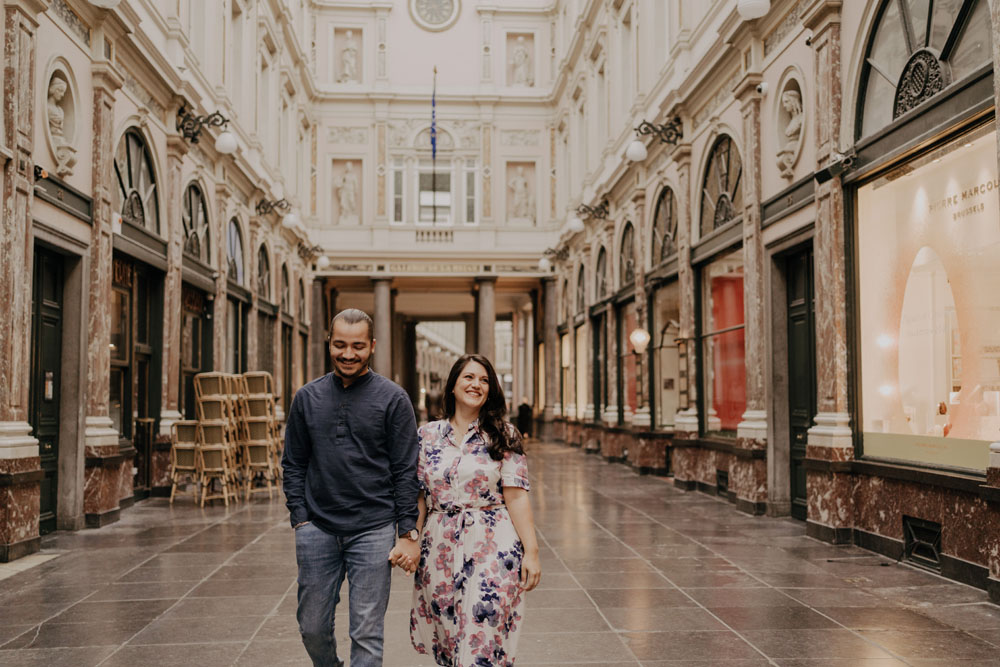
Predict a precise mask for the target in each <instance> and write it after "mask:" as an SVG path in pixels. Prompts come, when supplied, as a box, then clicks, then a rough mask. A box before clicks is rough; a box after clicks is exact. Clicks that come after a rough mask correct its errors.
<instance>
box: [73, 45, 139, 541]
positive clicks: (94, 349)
mask: <svg viewBox="0 0 1000 667" xmlns="http://www.w3.org/2000/svg"><path fill="white" fill-rule="evenodd" d="M94 48H95V49H100V45H99V40H95V44H94ZM123 83H124V77H123V76H122V74H121V72H120V71H118V69H117V68H116V67H115V66H114V65H113V64H112V63H110V62H108V61H106V60H98V61H96V62H94V63H93V64H92V65H91V84H92V86H93V89H94V102H93V104H94V106H93V163H92V174H93V177H92V178H93V187H94V201H93V222H92V226H91V237H90V294H89V308H88V314H89V317H88V320H89V322H88V325H87V334H88V336H89V340H90V343H89V345H88V347H87V400H86V411H87V417H86V443H87V444H86V447H85V455H86V460H87V465H86V470H85V471H84V494H83V509H84V515H85V518H86V523H87V525H88V526H92V527H93V526H102V525H105V524H107V523H111V522H113V521H117V519H118V513H119V509H118V500H119V497H120V495H121V494H120V486H121V483H120V480H121V476H122V473H123V470H124V469H125V468H126V467H127V468H128V470H129V472H130V471H131V463H132V461H131V457H126V458H125V459H123V458H122V456H121V453H120V447H119V445H118V431H117V430H115V428H114V425H113V423H112V421H111V417H110V416H109V414H110V413H109V411H108V396H109V393H110V386H111V351H110V348H109V347H108V344H109V341H110V340H111V271H112V261H111V260H112V251H111V238H112V222H111V221H112V218H113V217H114V216H115V215H117V214H118V212H117V211H114V210H112V208H111V196H112V193H113V192H114V188H116V187H118V186H117V184H116V183H115V180H114V171H113V169H114V137H113V136H112V132H113V131H114V126H115V117H114V102H115V92H116V91H117V90H118V89H120V88H121V87H122V84H123ZM125 418H129V416H127V415H126V416H125Z"/></svg>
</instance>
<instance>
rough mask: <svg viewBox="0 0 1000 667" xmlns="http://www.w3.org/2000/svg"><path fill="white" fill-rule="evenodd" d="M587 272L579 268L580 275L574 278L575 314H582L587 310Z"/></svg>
mask: <svg viewBox="0 0 1000 667" xmlns="http://www.w3.org/2000/svg"><path fill="white" fill-rule="evenodd" d="M586 278H587V271H586V269H585V268H584V267H583V266H580V274H579V275H578V276H577V277H576V312H577V313H582V312H583V311H584V310H586V308H587V283H585V282H584V280H585V279H586Z"/></svg>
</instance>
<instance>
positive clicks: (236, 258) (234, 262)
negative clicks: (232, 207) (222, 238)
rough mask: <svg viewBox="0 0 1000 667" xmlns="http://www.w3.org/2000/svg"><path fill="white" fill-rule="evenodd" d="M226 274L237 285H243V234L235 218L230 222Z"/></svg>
mask: <svg viewBox="0 0 1000 667" xmlns="http://www.w3.org/2000/svg"><path fill="white" fill-rule="evenodd" d="M226 261H227V264H228V266H227V267H226V273H227V275H228V277H229V279H230V280H232V281H233V282H234V283H236V284H237V285H242V284H243V275H244V274H243V234H242V233H241V232H240V223H239V222H238V221H237V220H236V218H233V219H232V220H230V221H229V232H228V238H227V241H226Z"/></svg>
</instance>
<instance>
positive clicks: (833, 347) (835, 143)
mask: <svg viewBox="0 0 1000 667" xmlns="http://www.w3.org/2000/svg"><path fill="white" fill-rule="evenodd" d="M840 6H841V3H840V2H839V1H838V0H812V1H811V2H809V3H808V4H807V5H806V6H805V7H804V9H803V12H802V22H803V25H804V26H805V27H806V28H808V29H810V30H812V32H813V36H812V48H813V54H814V71H813V74H814V86H813V89H814V90H815V91H816V93H815V94H816V97H815V104H814V106H813V108H814V109H815V114H816V122H815V123H814V124H813V127H814V128H815V139H816V166H817V168H821V167H823V166H825V165H826V164H827V163H829V161H830V160H831V158H832V155H833V153H834V152H836V151H837V150H838V149H839V148H840V127H841V110H842V108H843V100H842V95H841V54H840V49H841V27H840ZM813 243H814V251H813V252H814V257H815V273H816V277H817V280H816V281H815V284H816V350H817V355H816V385H817V396H816V399H817V401H816V402H817V410H818V414H817V415H816V417H815V420H814V421H815V423H816V425H815V426H813V427H812V428H811V429H809V436H808V438H809V439H808V441H807V445H806V462H807V473H806V488H807V503H808V516H807V523H806V530H807V533H808V534H809V535H810V536H812V537H816V538H819V539H823V540H827V541H831V542H847V541H850V539H851V527H852V525H853V521H854V507H853V501H852V492H851V478H850V475H849V473H847V472H837V471H836V470H837V465H836V464H837V463H838V462H842V461H847V460H849V459H851V458H853V457H854V449H853V444H852V437H851V425H850V424H851V420H850V413H849V410H848V400H847V398H848V376H847V369H848V359H847V284H846V280H847V276H846V266H845V257H846V242H845V233H844V189H843V184H842V182H841V179H840V177H839V176H835V177H833V178H831V179H830V180H828V181H826V182H825V183H817V184H816V236H815V239H814V242H813ZM810 461H813V462H814V463H813V464H812V465H810V464H809V462H810Z"/></svg>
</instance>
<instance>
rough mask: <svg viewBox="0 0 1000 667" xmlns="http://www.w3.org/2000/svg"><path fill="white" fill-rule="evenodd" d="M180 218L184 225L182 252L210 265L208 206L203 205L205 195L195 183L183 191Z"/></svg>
mask: <svg viewBox="0 0 1000 667" xmlns="http://www.w3.org/2000/svg"><path fill="white" fill-rule="evenodd" d="M181 218H182V222H183V223H184V252H186V253H187V254H189V255H191V256H192V257H195V258H197V259H199V260H201V261H202V262H204V263H205V264H211V263H212V252H211V246H210V245H209V243H210V241H209V228H208V206H206V205H205V195H204V194H202V192H201V188H199V187H198V185H197V184H196V183H192V184H191V185H189V186H187V190H185V191H184V210H183V211H182V212H181Z"/></svg>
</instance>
